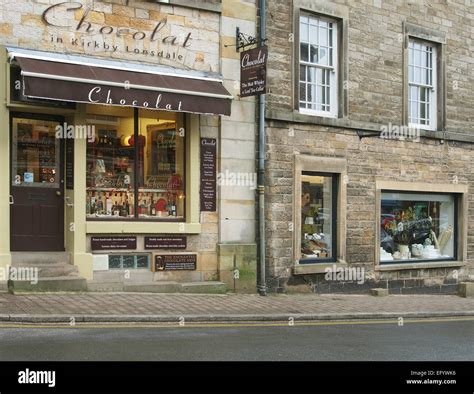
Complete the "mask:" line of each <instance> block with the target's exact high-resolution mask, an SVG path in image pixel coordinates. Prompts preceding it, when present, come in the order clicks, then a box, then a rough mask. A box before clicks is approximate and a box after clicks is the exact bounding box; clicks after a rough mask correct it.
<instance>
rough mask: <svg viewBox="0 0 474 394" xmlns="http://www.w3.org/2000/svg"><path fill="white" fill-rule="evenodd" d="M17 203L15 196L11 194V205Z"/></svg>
mask: <svg viewBox="0 0 474 394" xmlns="http://www.w3.org/2000/svg"><path fill="white" fill-rule="evenodd" d="M13 204H15V199H14V198H13V196H12V195H11V194H10V205H13Z"/></svg>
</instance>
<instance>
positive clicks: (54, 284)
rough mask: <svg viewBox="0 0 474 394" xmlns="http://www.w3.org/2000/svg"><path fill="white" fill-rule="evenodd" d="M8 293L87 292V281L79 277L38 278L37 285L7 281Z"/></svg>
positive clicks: (19, 281) (27, 282)
mask: <svg viewBox="0 0 474 394" xmlns="http://www.w3.org/2000/svg"><path fill="white" fill-rule="evenodd" d="M8 291H9V292H10V293H13V294H14V293H17V292H57V291H66V292H69V291H72V292H77V291H87V281H86V279H85V278H82V277H80V276H58V277H43V278H41V277H40V278H38V283H31V282H29V281H21V280H9V281H8Z"/></svg>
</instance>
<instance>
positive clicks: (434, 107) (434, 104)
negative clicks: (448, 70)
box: [406, 36, 439, 131]
mask: <svg viewBox="0 0 474 394" xmlns="http://www.w3.org/2000/svg"><path fill="white" fill-rule="evenodd" d="M407 41H408V42H407V45H408V50H407V85H408V89H407V97H406V100H407V103H408V107H407V116H408V126H409V127H412V128H418V129H422V130H429V131H435V130H437V129H438V116H437V114H438V94H439V89H438V85H439V81H438V45H437V44H436V43H435V42H432V41H428V40H423V39H420V38H417V37H413V36H409V37H408V40H407ZM411 43H414V44H415V43H416V44H421V45H425V46H426V47H429V48H431V50H432V59H431V72H432V75H431V85H425V84H420V83H417V82H410V67H412V65H411V64H410V44H411ZM413 67H415V66H413ZM412 86H415V87H417V88H420V87H421V88H427V89H428V91H429V93H430V98H431V101H430V102H429V105H430V110H429V114H428V116H429V117H428V120H429V123H430V124H429V125H426V124H420V123H412V122H410V118H411V116H410V114H411V105H410V103H411V102H412V101H413V100H410V90H411V89H410V88H411V87H412ZM418 103H419V101H418ZM418 119H420V118H419V117H418Z"/></svg>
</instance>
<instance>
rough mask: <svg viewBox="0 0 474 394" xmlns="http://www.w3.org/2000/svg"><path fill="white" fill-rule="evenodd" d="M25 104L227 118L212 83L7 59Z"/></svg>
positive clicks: (222, 94) (224, 96)
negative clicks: (97, 106) (51, 103)
mask: <svg viewBox="0 0 474 394" xmlns="http://www.w3.org/2000/svg"><path fill="white" fill-rule="evenodd" d="M10 57H11V58H14V59H15V60H16V61H17V62H18V65H19V66H20V68H21V75H22V78H23V82H24V83H23V93H24V95H25V96H26V97H29V98H39V99H48V100H59V101H71V102H77V103H88V104H108V105H118V106H126V107H138V108H148V109H159V110H166V111H178V112H192V113H201V114H214V115H230V108H231V100H232V96H231V95H230V94H229V92H228V91H227V90H226V89H225V88H224V86H223V85H222V81H220V80H218V79H214V78H206V77H196V76H194V75H192V76H186V75H183V73H181V75H177V74H171V73H169V74H166V73H158V72H157V73H155V72H152V71H150V70H149V69H147V70H146V71H143V70H140V71H137V70H136V69H132V70H131V69H126V68H127V67H123V63H121V65H122V66H121V67H120V68H119V67H117V68H115V67H106V66H105V65H104V64H101V63H97V64H94V63H91V62H89V61H84V62H82V63H81V62H79V61H75V62H65V61H61V60H59V59H48V58H42V57H32V56H28V55H25V54H22V53H19V54H18V53H13V54H10Z"/></svg>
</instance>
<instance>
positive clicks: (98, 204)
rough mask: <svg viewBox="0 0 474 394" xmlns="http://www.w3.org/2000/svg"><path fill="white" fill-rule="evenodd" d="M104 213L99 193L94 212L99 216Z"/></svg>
mask: <svg viewBox="0 0 474 394" xmlns="http://www.w3.org/2000/svg"><path fill="white" fill-rule="evenodd" d="M103 211H104V202H103V201H102V194H101V193H99V196H98V199H97V209H96V212H97V213H98V214H99V215H102V214H103Z"/></svg>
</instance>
